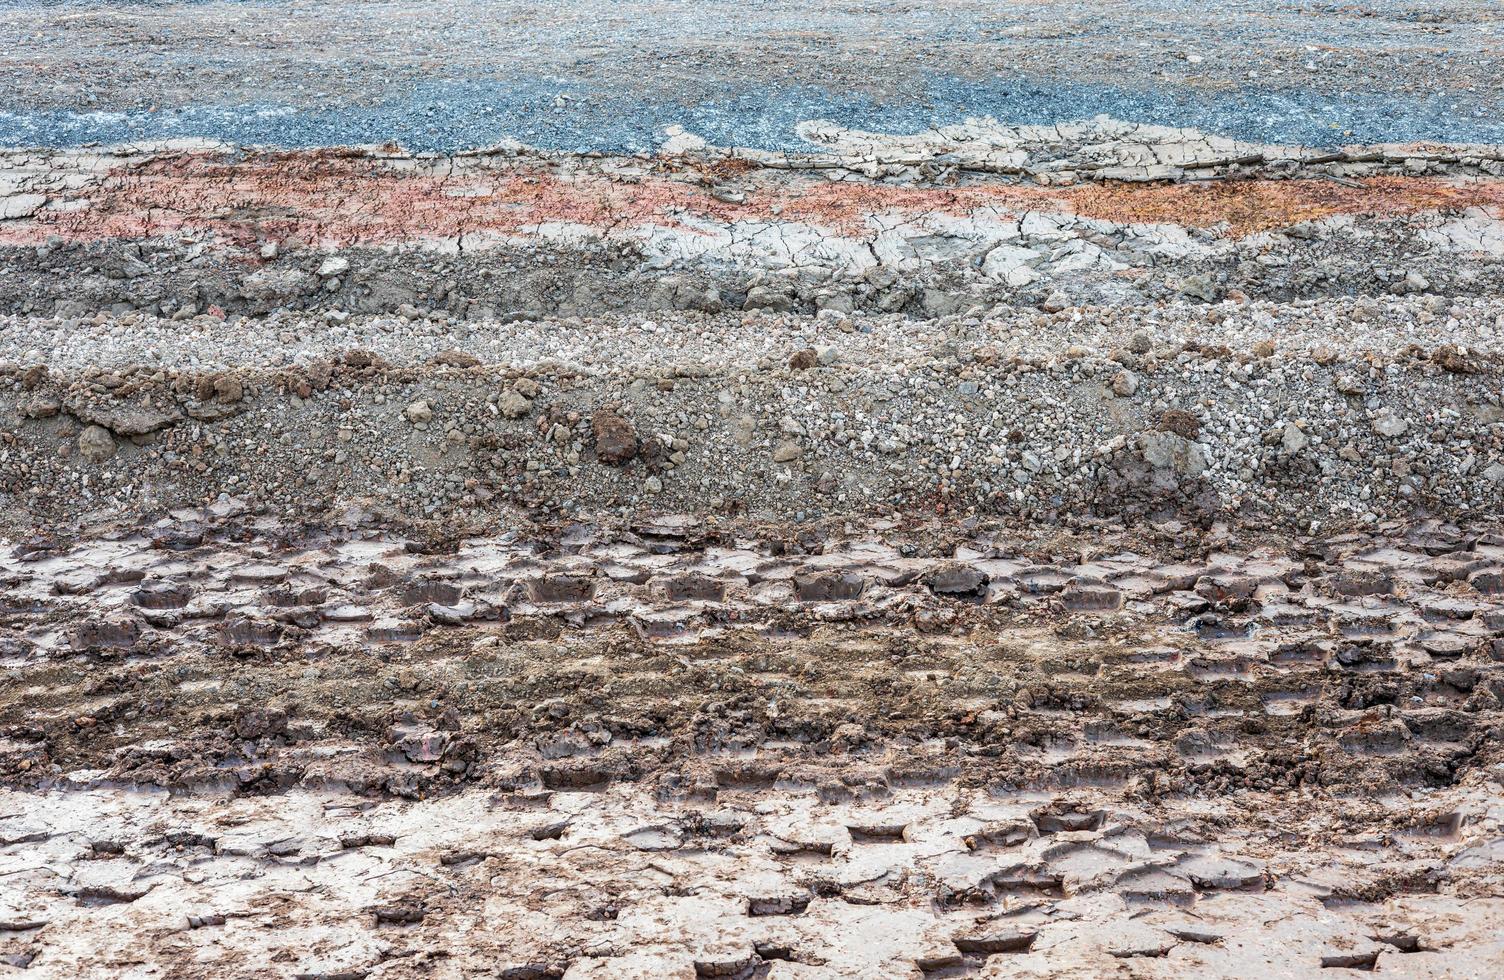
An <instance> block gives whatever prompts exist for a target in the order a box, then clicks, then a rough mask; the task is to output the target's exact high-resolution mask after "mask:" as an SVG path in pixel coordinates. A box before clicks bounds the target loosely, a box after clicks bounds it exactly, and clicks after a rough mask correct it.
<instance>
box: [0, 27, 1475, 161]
mask: <svg viewBox="0 0 1504 980" xmlns="http://www.w3.org/2000/svg"><path fill="white" fill-rule="evenodd" d="M1498 6H1499V5H1497V4H1493V3H1483V2H1474V0H1450V2H1441V0H1438V2H1433V3H1430V4H1415V3H1392V2H1374V3H1370V4H1368V5H1367V6H1366V8H1365V9H1362V10H1360V9H1359V8H1356V7H1353V6H1351V5H1344V4H1311V5H1307V6H1305V7H1296V6H1294V5H1291V4H1288V3H1283V2H1280V0H1211V2H1208V3H1203V4H1196V5H1194V7H1192V6H1191V5H1185V4H1180V3H1168V2H1163V0H1125V2H1123V3H1116V4H1111V5H1100V4H1087V3H1067V2H1051V0H1032V2H1028V3H1023V2H993V3H980V2H970V0H939V2H935V3H929V4H908V3H897V2H872V3H853V4H796V3H793V2H791V0H752V2H743V3H728V2H724V0H701V2H696V3H688V2H683V0H662V2H657V3H652V2H644V0H627V2H623V3H616V4H611V3H602V2H599V0H585V2H581V3H578V4H571V5H568V6H567V7H564V8H560V7H558V6H556V5H553V4H544V3H524V2H520V0H457V2H456V3H453V4H415V3H412V2H405V0H292V2H289V0H264V2H225V0H201V2H193V3H153V4H146V3H129V2H128V3H121V2H111V3H98V2H96V3H78V2H64V3H33V2H14V0H13V2H10V3H8V4H5V5H4V7H3V9H0V145H5V146H29V145H37V146H72V145H79V144H85V143H90V142H101V143H118V142H134V141H142V140H157V139H166V138H177V137H207V138H214V139H221V140H226V141H229V142H236V143H245V144H265V145H280V146H288V147H315V146H330V145H342V144H358V143H381V142H386V141H395V142H398V143H401V144H402V145H404V146H406V147H408V148H409V149H413V150H419V151H454V150H460V149H466V148H473V147H481V146H489V145H494V144H497V143H500V142H504V141H507V140H516V141H519V142H522V143H526V144H530V145H534V146H541V147H545V148H550V149H560V150H575V151H588V150H599V151H608V152H623V151H628V152H635V151H645V150H652V149H654V148H655V147H657V146H658V145H660V144H661V142H662V141H663V139H664V136H665V130H666V129H667V128H668V127H670V126H682V127H684V128H685V129H686V130H689V131H690V132H692V133H695V134H696V135H699V136H702V137H704V138H706V139H708V140H710V141H711V142H714V143H717V144H722V145H736V146H751V147H758V148H765V149H789V150H798V149H806V148H807V146H806V145H805V144H804V143H803V141H802V140H800V139H799V137H798V136H797V134H796V133H795V131H794V129H795V126H796V125H797V124H798V123H799V122H801V121H805V120H810V119H828V120H833V121H835V122H838V123H842V124H845V125H850V126H856V127H860V128H866V129H873V130H878V131H882V132H889V133H905V132H915V131H919V130H922V129H925V128H928V127H933V126H938V125H945V124H948V123H954V122H959V121H961V120H963V119H965V118H967V117H971V116H991V117H994V118H996V119H999V120H1001V121H1004V122H1011V123H1047V122H1057V121H1069V120H1076V119H1083V118H1089V117H1091V116H1094V115H1097V114H1107V115H1111V116H1114V117H1116V118H1120V119H1127V120H1132V121H1138V122H1149V123H1156V124H1162V125H1184V126H1194V127H1196V128H1199V129H1202V130H1205V131H1208V132H1214V133H1218V134H1221V135H1228V136H1235V137H1240V138H1244V139H1249V140H1253V141H1258V142H1268V143H1292V144H1305V145H1311V146H1332V145H1340V144H1348V143H1373V142H1389V141H1400V142H1407V141H1445V142H1493V143H1504V100H1501V99H1500V83H1499V81H1498V79H1499V77H1500V71H1499V69H1500V68H1501V67H1504V40H1501V38H1504V12H1501V11H1500V10H1499V9H1497V8H1498Z"/></svg>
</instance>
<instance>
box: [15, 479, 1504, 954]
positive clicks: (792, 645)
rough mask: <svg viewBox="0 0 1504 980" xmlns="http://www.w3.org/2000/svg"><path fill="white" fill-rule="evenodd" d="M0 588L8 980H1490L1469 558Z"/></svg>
mask: <svg viewBox="0 0 1504 980" xmlns="http://www.w3.org/2000/svg"><path fill="white" fill-rule="evenodd" d="M0 582H3V591H0V603H3V620H0V622H3V625H0V654H3V657H4V668H5V669H4V673H3V679H0V685H3V687H0V766H3V770H4V774H5V779H6V783H7V789H6V790H5V791H4V792H3V793H0V876H3V879H4V881H5V882H6V887H5V889H4V890H3V893H0V926H3V932H0V956H3V957H4V962H5V963H6V964H7V965H8V966H10V967H13V968H17V969H22V970H24V971H25V975H43V976H50V975H75V976H88V977H94V976H98V977H106V976H109V977H113V976H122V975H130V976H168V977H176V976H183V977H187V976H205V975H225V976H241V975H269V974H278V975H294V976H308V977H345V976H348V977H399V976H400V977H406V976H433V975H438V976H467V975H474V974H475V973H476V972H477V971H479V972H481V973H484V974H486V975H494V976H506V977H512V978H523V977H528V978H532V977H592V976H601V977H629V976H640V977H663V976H684V977H695V976H733V977H841V976H845V977H865V976H872V975H877V974H881V975H885V976H906V977H913V978H916V980H917V978H931V977H961V976H977V977H989V976H996V977H1006V976H1034V977H1098V976H1184V975H1186V974H1187V973H1190V974H1191V975H1197V976H1242V975H1249V974H1250V973H1255V972H1263V973H1271V974H1274V975H1288V976H1307V975H1316V974H1317V973H1318V972H1320V974H1321V975H1323V976H1324V975H1327V974H1325V972H1324V971H1325V970H1336V971H1343V970H1358V971H1364V970H1369V971H1373V970H1376V971H1378V972H1383V973H1386V974H1392V975H1397V976H1407V977H1483V976H1489V975H1492V974H1493V973H1494V972H1496V971H1497V967H1498V965H1499V964H1500V963H1501V956H1504V950H1501V949H1500V946H1499V940H1498V935H1499V932H1498V925H1499V921H1500V915H1501V912H1504V909H1501V908H1500V906H1499V901H1500V900H1499V898H1498V897H1497V896H1498V894H1499V886H1500V881H1501V879H1500V874H1501V867H1500V854H1501V853H1504V851H1501V849H1500V848H1501V842H1500V819H1501V814H1500V812H1499V804H1498V799H1499V795H1500V792H1501V789H1504V787H1501V785H1500V779H1501V772H1504V771H1501V768H1500V765H1501V763H1500V756H1499V743H1498V732H1499V726H1500V723H1501V719H1504V714H1501V711H1500V699H1499V695H1500V681H1501V678H1500V675H1499V670H1498V662H1499V660H1500V659H1501V657H1504V534H1501V529H1500V528H1499V527H1498V526H1497V525H1496V524H1485V525H1472V526H1449V525H1445V524H1439V523H1434V522H1432V523H1427V524H1421V525H1416V526H1412V527H1409V528H1406V527H1403V526H1398V525H1396V526H1391V527H1387V528H1382V529H1376V530H1375V531H1373V532H1372V533H1369V534H1363V535H1358V534H1349V535H1336V536H1308V537H1300V538H1298V539H1283V540H1282V539H1279V538H1277V537H1269V538H1266V539H1262V540H1261V539H1257V538H1247V537H1242V536H1239V535H1237V534H1235V533H1231V532H1228V531H1226V530H1220V531H1214V532H1211V533H1205V534H1203V533H1198V532H1194V531H1184V530H1180V531H1176V530H1174V529H1164V530H1161V531H1159V532H1156V533H1153V534H1150V533H1146V532H1144V531H1127V530H1121V531H1116V532H1106V531H1103V532H1099V533H1098V534H1097V535H1096V536H1094V537H1086V536H1081V535H1068V534H1057V535H1054V536H1050V537H1035V538H1022V537H1016V536H1010V535H1007V534H1001V533H990V532H989V533H972V534H969V535H962V534H959V533H958V532H957V531H956V529H955V527H954V525H948V524H945V523H943V522H937V523H936V524H935V525H934V526H933V527H931V528H930V529H928V530H925V531H916V530H915V529H912V528H909V529H904V528H900V527H898V526H896V525H873V526H869V527H860V528H859V527H852V528H847V529H846V530H844V531H825V532H821V533H816V532H814V531H809V532H806V533H805V534H804V535H802V536H800V537H797V538H790V537H787V536H784V535H780V534H778V533H776V532H775V533H772V534H769V533H768V532H767V531H764V532H761V533H759V532H757V531H756V529H754V528H751V527H745V528H742V529H739V530H736V531H733V532H728V533H725V534H722V533H718V532H716V531H715V530H713V529H707V528H706V527H705V526H704V525H703V524H702V523H701V522H699V521H697V520H693V519H682V520H678V521H669V520H660V521H658V522H655V523H650V524H640V525H637V526H635V527H632V528H626V527H619V528H616V529H611V528H606V527H591V526H586V525H573V526H568V527H562V528H557V529H548V528H541V527H540V528H533V529H530V530H529V531H528V532H527V533H517V534H513V535H509V536H505V537H502V538H493V539H474V538H467V539H444V538H433V537H414V536H413V535H411V534H407V533H402V532H395V531H392V530H388V529H382V528H381V527H380V526H378V525H373V524H371V523H369V522H368V521H364V520H360V519H356V518H352V519H351V521H350V522H348V523H347V524H345V525H343V526H340V527H328V528H323V529H321V530H316V529H312V528H303V529H301V530H294V529H291V528H289V527H287V526H285V525H283V524H281V523H280V522H278V521H275V520H273V519H270V518H266V517H257V516H255V515H253V514H250V513H248V512H246V511H244V510H242V509H240V508H237V507H236V506H234V505H233V504H221V505H220V506H218V507H217V508H215V509H211V510H203V511H198V512H193V513H189V512H183V513H180V514H177V515H175V516H174V517H172V518H170V519H168V520H164V521H163V522H162V523H160V524H159V525H157V526H155V527H153V528H151V529H150V530H149V531H147V532H145V533H139V534H137V533H130V532H125V533H119V532H117V533H107V534H103V535H97V534H96V535H81V536H78V537H74V538H71V539H61V538H57V539H51V540H43V539H36V540H32V541H28V542H25V543H24V544H21V545H19V546H16V547H14V548H12V549H11V550H10V551H9V553H8V554H7V556H6V557H5V558H4V559H3V560H0ZM1332 975H1333V976H1337V975H1342V974H1341V973H1334V974H1332Z"/></svg>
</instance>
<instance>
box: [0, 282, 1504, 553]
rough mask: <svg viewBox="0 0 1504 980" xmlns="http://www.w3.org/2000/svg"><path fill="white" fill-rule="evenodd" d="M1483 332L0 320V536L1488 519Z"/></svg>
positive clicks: (1182, 322)
mask: <svg viewBox="0 0 1504 980" xmlns="http://www.w3.org/2000/svg"><path fill="white" fill-rule="evenodd" d="M1501 318H1504V306H1501V304H1500V303H1499V302H1498V301H1497V300H1454V301H1448V300H1444V299H1442V298H1440V297H1435V296H1410V297H1404V298H1397V297H1389V298H1387V299H1385V300H1382V301H1379V300H1372V299H1361V300H1353V301H1340V302H1331V303H1325V304H1317V303H1297V304H1264V303H1248V304H1241V305H1240V304H1234V303H1222V304H1218V305H1215V306H1206V305H1204V304H1191V303H1181V304H1176V305H1172V306H1168V307H1165V308H1163V309H1158V310H1155V311H1152V312H1151V311H1137V310H1131V309H1130V310H1119V309H1116V308H1065V309H1061V310H1058V311H1056V312H1053V313H1050V312H1044V311H1029V312H1018V311H1015V312H1013V313H1012V314H1009V315H1006V316H999V317H968V316H952V317H948V318H942V319H939V320H922V319H921V320H915V319H911V318H905V317H902V316H890V317H875V318H874V317H862V316H857V317H843V318H829V317H827V318H810V317H807V316H799V315H797V314H776V313H765V312H756V313H751V314H718V315H714V314H703V313H690V314H672V315H665V316H660V317H658V318H656V319H654V320H645V319H642V318H639V317H634V316H631V315H619V316H616V317H606V318H584V319H571V320H563V321H559V320H553V319H545V320H541V321H520V322H516V323H511V324H489V323H488V324H481V325H474V324H467V323H463V322H457V321H454V320H452V319H449V318H446V317H442V316H430V317H425V316H423V315H420V314H417V313H413V314H412V315H407V314H402V315H398V316H395V317H369V316H350V317H332V318H319V319H314V318H308V317H306V316H304V317H297V316H293V317H275V316H274V317H269V318H265V319H241V318H227V319H220V318H218V317H214V316H209V315H201V316H199V317H196V318H193V319H188V320H162V319H160V318H155V317H142V316H140V315H135V314H127V315H125V316H123V317H118V318H117V317H111V316H107V315H106V316H95V317H91V318H85V319H82V320H69V321H61V322H60V321H56V320H52V319H48V318H36V317H19V318H14V319H11V320H9V321H6V322H0V336H3V337H5V338H7V339H8V340H9V343H8V345H7V346H8V348H9V350H10V351H12V352H13V354H14V356H17V357H18V358H19V360H18V361H13V362H10V363H6V364H0V463H3V467H4V468H3V469H0V492H4V493H5V494H7V495H8V499H9V501H10V504H11V507H10V509H9V511H8V513H7V514H6V515H5V516H4V517H3V518H0V525H3V526H6V527H8V528H9V530H10V533H11V534H12V535H14V536H16V537H24V536H26V535H27V534H30V533H32V531H33V530H34V529H35V528H37V527H59V528H66V527H68V526H72V525H74V524H76V523H77V522H80V521H98V520H104V519H116V520H121V521H127V522H128V521H131V520H147V519H152V518H154V516H158V515H160V514H161V513H162V512H164V511H166V510H168V509H171V508H174V507H180V506H196V505H199V504H202V503H204V502H206V501H212V500H214V499H215V498H216V497H218V496H219V495H221V494H231V495H234V496H236V497H240V498H243V499H244V500H245V501H246V502H247V503H248V504H249V505H251V506H254V507H258V508H264V509H269V510H270V511H271V512H274V513H280V514H283V515H285V516H287V517H289V518H295V519H316V518H319V517H320V516H321V515H327V514H330V513H338V512H340V510H341V509H342V508H344V507H345V506H346V505H348V504H351V503H354V504H356V505H357V506H362V507H375V508H377V509H379V510H382V511H383V512H386V513H389V514H391V515H393V516H398V515H401V516H404V517H406V518H407V519H410V520H417V519H437V520H445V521H451V522H454V523H455V526H456V527H462V528H463V527H471V528H475V529H477V530H484V529H486V528H490V529H492V530H499V529H504V528H506V527H507V526H508V524H509V522H511V521H513V520H514V518H515V517H516V516H518V515H519V514H520V515H524V516H533V517H542V518H546V519H558V518H571V517H578V518H583V519H586V520H590V519H593V518H594V516H596V515H601V514H611V515H615V516H618V517H621V516H627V515H632V514H651V513H654V512H658V513H662V512H681V513H697V514H703V515H713V516H718V517H722V518H739V517H751V518H754V519H772V520H783V521H790V522H800V521H805V520H812V519H827V518H839V517H841V516H843V515H847V514H858V515H868V516H871V515H880V516H888V515H890V514H893V513H900V514H910V515H918V516H930V517H933V516H935V515H937V514H942V515H950V516H952V517H967V516H974V517H982V518H1002V519H1012V520H1031V521H1040V520H1043V521H1046V522H1048V523H1050V524H1060V523H1066V524H1068V523H1070V522H1072V521H1084V522H1086V523H1087V524H1088V525H1089V524H1090V523H1091V522H1092V521H1096V520H1102V519H1107V520H1127V521H1133V520H1139V519H1144V518H1149V519H1154V520H1161V521H1163V520H1179V521H1183V522H1187V523H1191V524H1197V525H1208V524H1210V523H1212V522H1215V521H1223V522H1230V523H1232V524H1235V525H1238V526H1242V527H1252V526H1260V525H1267V524H1271V523H1272V525H1273V526H1277V527H1286V528H1292V529H1299V530H1310V529H1311V528H1312V527H1313V526H1326V527H1327V528H1329V529H1330V528H1333V527H1367V526H1370V525H1372V524H1373V523H1374V522H1376V521H1379V520H1386V519H1393V518H1409V517H1412V516H1414V515H1416V514H1431V515H1433V516H1447V517H1463V516H1467V515H1471V514H1477V515H1483V514H1489V513H1498V512H1499V511H1500V509H1501V507H1504V401H1501V397H1504V385H1501V363H1500V360H1499V357H1500V350H1499V337H1500V331H1499V329H1498V326H1497V324H1498V323H1499V321H1500V319H1501ZM1355 324H1357V325H1361V329H1352V328H1353V325H1355ZM242 352H243V353H242ZM388 358H390V359H391V360H388Z"/></svg>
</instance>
